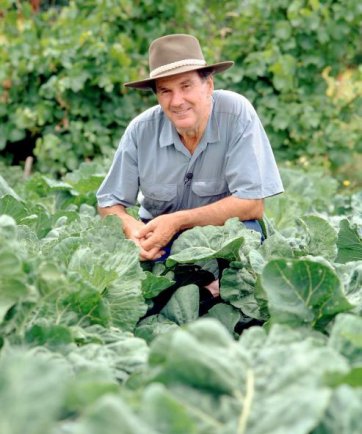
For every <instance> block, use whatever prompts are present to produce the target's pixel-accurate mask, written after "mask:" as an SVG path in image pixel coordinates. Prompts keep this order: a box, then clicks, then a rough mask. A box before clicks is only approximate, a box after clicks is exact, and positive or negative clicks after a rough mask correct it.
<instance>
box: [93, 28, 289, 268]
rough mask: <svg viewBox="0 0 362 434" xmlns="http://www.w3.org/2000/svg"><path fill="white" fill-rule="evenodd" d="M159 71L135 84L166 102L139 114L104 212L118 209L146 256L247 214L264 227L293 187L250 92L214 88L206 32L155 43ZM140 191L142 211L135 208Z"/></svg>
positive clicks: (104, 197) (102, 194)
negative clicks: (202, 36)
mask: <svg viewBox="0 0 362 434" xmlns="http://www.w3.org/2000/svg"><path fill="white" fill-rule="evenodd" d="M149 65H150V76H149V77H148V78H146V79H144V80H140V81H134V82H130V83H126V84H125V85H126V86H127V87H132V88H136V89H151V90H153V91H154V93H155V95H156V97H157V100H158V105H156V106H154V107H152V108H149V109H148V110H146V111H144V112H143V113H142V114H140V115H139V116H137V117H136V118H135V119H133V120H132V121H131V123H130V124H129V126H128V128H127V129H126V131H125V133H124V135H123V137H122V139H121V142H120V145H119V148H118V150H117V152H116V154H115V157H114V161H113V164H112V166H111V168H110V170H109V173H108V175H107V176H106V178H105V180H104V182H103V183H102V185H101V187H100V188H99V190H98V192H97V198H98V205H99V213H100V215H101V216H105V215H109V214H116V215H117V216H118V217H119V218H120V219H121V220H122V223H123V230H124V233H125V235H126V237H127V238H129V239H131V240H133V241H134V242H135V243H136V244H137V245H138V246H139V248H140V259H141V260H151V261H154V260H160V259H161V260H163V259H165V257H166V256H167V254H168V253H169V247H170V244H171V243H172V240H173V239H174V237H175V236H177V234H179V233H180V232H182V231H184V230H185V229H189V228H193V227H194V226H204V225H223V224H224V223H225V221H226V220H227V219H229V218H231V217H238V218H239V219H240V221H242V222H244V223H245V225H246V226H247V227H250V228H252V229H255V230H258V231H260V232H261V228H260V225H259V223H258V219H261V218H262V216H263V210H264V207H263V199H264V198H265V197H268V196H272V195H275V194H278V193H281V192H282V191H283V186H282V182H281V180H280V176H279V172H278V169H277V166H276V163H275V159H274V156H273V152H272V149H271V146H270V143H269V141H268V138H267V136H266V134H265V131H264V129H263V127H262V124H261V122H260V120H259V118H258V116H257V114H256V112H255V110H254V109H253V107H252V105H251V104H250V103H249V102H248V100H247V99H246V98H245V97H243V96H241V95H239V94H237V93H234V92H231V91H225V90H214V82H213V74H215V73H220V72H222V71H225V70H226V69H228V68H229V67H231V66H232V65H233V62H231V61H224V62H219V63H214V64H209V65H208V64H207V63H206V62H205V59H204V56H203V54H202V50H201V47H200V44H199V42H198V40H197V39H196V38H195V37H193V36H191V35H185V34H174V35H168V36H164V37H161V38H158V39H156V40H155V41H153V42H152V43H151V45H150V48H149ZM139 193H141V194H140V196H141V198H140V210H139V217H140V219H135V218H133V217H132V216H131V215H129V214H128V213H127V212H126V209H127V207H130V206H133V205H135V204H136V202H137V198H139Z"/></svg>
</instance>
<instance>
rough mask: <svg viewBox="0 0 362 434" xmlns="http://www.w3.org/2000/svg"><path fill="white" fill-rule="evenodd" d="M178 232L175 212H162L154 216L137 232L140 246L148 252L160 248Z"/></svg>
mask: <svg viewBox="0 0 362 434" xmlns="http://www.w3.org/2000/svg"><path fill="white" fill-rule="evenodd" d="M177 232H179V223H178V218H177V216H176V215H175V214H164V215H161V216H159V217H156V218H154V219H153V220H151V221H150V222H148V223H147V224H146V225H145V226H144V227H142V228H141V229H140V230H139V231H138V234H137V237H138V239H139V242H140V245H141V247H142V248H143V249H144V250H146V251H148V252H150V251H151V250H152V249H156V248H158V249H162V248H163V247H165V246H166V245H167V244H168V243H169V242H170V241H171V240H172V238H173V236H174V235H175V234H176V233H177Z"/></svg>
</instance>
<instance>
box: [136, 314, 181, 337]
mask: <svg viewBox="0 0 362 434" xmlns="http://www.w3.org/2000/svg"><path fill="white" fill-rule="evenodd" d="M176 328H178V325H177V324H176V323H175V322H174V321H171V320H170V319H168V318H166V317H165V316H163V315H151V316H148V317H146V318H145V319H143V320H141V321H140V322H139V323H138V324H137V326H136V329H135V332H134V333H135V335H136V336H138V337H140V338H142V339H144V340H145V341H146V342H147V343H151V342H152V341H153V339H155V337H156V336H158V335H160V334H163V333H168V332H169V331H171V330H174V329H176Z"/></svg>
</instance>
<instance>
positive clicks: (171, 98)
mask: <svg viewBox="0 0 362 434" xmlns="http://www.w3.org/2000/svg"><path fill="white" fill-rule="evenodd" d="M213 89H214V84H213V79H212V76H210V77H208V78H206V79H202V78H201V77H200V76H199V74H198V73H197V72H195V71H191V72H185V73H182V74H178V75H175V76H172V77H165V78H159V79H157V80H156V92H157V99H158V102H159V104H160V105H161V107H162V109H163V111H164V112H165V114H166V116H167V117H168V118H169V119H170V121H171V122H172V123H173V124H174V125H175V127H176V129H177V131H179V132H180V133H182V132H183V131H188V130H198V129H199V128H200V127H201V128H202V127H205V125H206V123H207V119H208V117H209V114H210V109H211V95H212V92H213Z"/></svg>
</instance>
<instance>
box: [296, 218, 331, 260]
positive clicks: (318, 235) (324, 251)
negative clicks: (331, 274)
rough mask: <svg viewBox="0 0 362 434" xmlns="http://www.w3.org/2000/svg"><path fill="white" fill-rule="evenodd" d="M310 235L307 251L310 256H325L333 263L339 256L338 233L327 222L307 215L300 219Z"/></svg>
mask: <svg viewBox="0 0 362 434" xmlns="http://www.w3.org/2000/svg"><path fill="white" fill-rule="evenodd" d="M299 222H301V223H302V224H304V227H305V230H306V232H307V234H308V240H307V249H308V252H309V254H310V255H314V256H323V257H324V258H326V259H328V260H330V261H333V260H334V259H335V258H336V256H337V245H336V243H337V232H336V230H335V229H334V228H333V227H332V225H330V224H329V223H328V221H327V220H325V219H323V218H321V217H319V216H316V215H307V216H303V217H302V218H301V219H299Z"/></svg>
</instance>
